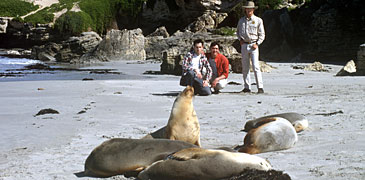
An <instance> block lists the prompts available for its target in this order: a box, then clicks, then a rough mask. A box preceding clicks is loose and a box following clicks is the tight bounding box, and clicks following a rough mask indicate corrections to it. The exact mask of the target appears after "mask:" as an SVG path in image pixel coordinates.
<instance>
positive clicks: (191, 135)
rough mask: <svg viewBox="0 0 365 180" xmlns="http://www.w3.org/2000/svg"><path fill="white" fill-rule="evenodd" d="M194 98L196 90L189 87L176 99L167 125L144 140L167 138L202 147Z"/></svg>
mask: <svg viewBox="0 0 365 180" xmlns="http://www.w3.org/2000/svg"><path fill="white" fill-rule="evenodd" d="M193 98H194V88H193V87H191V86H187V87H186V88H185V89H184V90H183V91H182V92H181V93H180V94H179V95H178V97H177V98H176V99H175V102H174V104H173V106H172V109H171V113H170V118H169V120H168V123H167V125H166V126H165V127H162V128H160V129H159V130H157V131H155V132H153V133H151V134H148V135H146V136H145V137H143V139H154V138H165V139H171V140H180V141H185V142H189V143H192V144H195V145H197V146H201V144H200V125H199V121H198V118H197V116H196V112H195V110H194V106H193Z"/></svg>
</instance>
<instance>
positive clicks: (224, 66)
mask: <svg viewBox="0 0 365 180" xmlns="http://www.w3.org/2000/svg"><path fill="white" fill-rule="evenodd" d="M219 49H220V46H219V44H218V42H212V43H211V44H210V53H209V54H207V58H208V61H209V64H210V66H211V67H212V71H213V76H212V78H211V80H210V82H211V87H212V88H213V89H214V92H213V94H218V93H219V92H220V90H221V89H223V88H224V87H226V85H227V83H228V81H227V78H228V73H229V61H228V59H227V58H226V57H225V56H224V55H223V54H221V53H219Z"/></svg>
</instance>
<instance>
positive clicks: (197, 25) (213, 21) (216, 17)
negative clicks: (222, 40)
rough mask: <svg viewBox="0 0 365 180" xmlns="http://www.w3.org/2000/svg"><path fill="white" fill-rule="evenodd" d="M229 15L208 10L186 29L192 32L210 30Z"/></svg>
mask: <svg viewBox="0 0 365 180" xmlns="http://www.w3.org/2000/svg"><path fill="white" fill-rule="evenodd" d="M227 16H228V14H227V13H216V12H215V11H212V10H207V11H205V12H204V14H203V15H202V16H200V17H198V19H197V20H196V21H194V22H193V23H191V24H189V26H188V27H187V28H186V30H189V31H191V32H208V30H210V29H214V28H216V27H218V25H219V24H220V23H221V22H223V20H224V19H225V18H226V17H227Z"/></svg>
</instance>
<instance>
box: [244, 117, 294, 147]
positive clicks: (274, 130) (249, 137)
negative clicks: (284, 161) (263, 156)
mask: <svg viewBox="0 0 365 180" xmlns="http://www.w3.org/2000/svg"><path fill="white" fill-rule="evenodd" d="M260 122H266V123H264V124H260V126H258V127H257V128H254V129H251V130H250V131H248V133H247V134H246V136H245V138H244V144H243V146H242V147H240V148H239V150H238V151H239V152H245V153H249V154H257V153H263V152H269V151H277V150H282V149H289V148H291V147H293V146H294V144H295V143H296V142H297V141H298V135H297V132H296V131H295V129H294V127H293V125H292V124H290V122H289V121H288V120H286V119H284V118H281V117H272V118H266V119H265V121H260Z"/></svg>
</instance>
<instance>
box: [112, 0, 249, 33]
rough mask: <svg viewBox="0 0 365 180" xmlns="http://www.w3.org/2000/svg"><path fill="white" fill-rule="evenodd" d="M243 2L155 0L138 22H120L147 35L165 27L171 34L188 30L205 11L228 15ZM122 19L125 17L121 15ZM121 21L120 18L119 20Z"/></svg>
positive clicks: (147, 3)
mask: <svg viewBox="0 0 365 180" xmlns="http://www.w3.org/2000/svg"><path fill="white" fill-rule="evenodd" d="M241 1H242V0H189V1H187V0H154V1H147V2H146V4H145V6H144V7H143V10H142V13H141V16H140V17H139V18H138V20H134V21H130V22H126V21H124V20H123V21H118V26H119V27H121V28H128V29H131V28H135V27H139V28H141V29H142V30H143V33H144V34H145V35H147V34H150V33H151V32H153V31H154V30H155V29H156V28H158V27H161V26H165V27H166V29H167V30H168V32H169V33H170V34H172V33H174V32H176V31H177V30H182V29H184V28H186V27H187V26H188V25H189V24H191V23H192V22H194V21H195V20H196V19H197V18H198V17H200V16H202V15H203V14H204V12H205V11H207V10H213V11H215V12H218V13H227V12H229V11H230V10H231V8H232V7H234V6H235V5H237V3H239V2H241ZM121 17H124V16H123V15H121ZM117 19H118V18H117ZM119 19H120V18H119Z"/></svg>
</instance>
